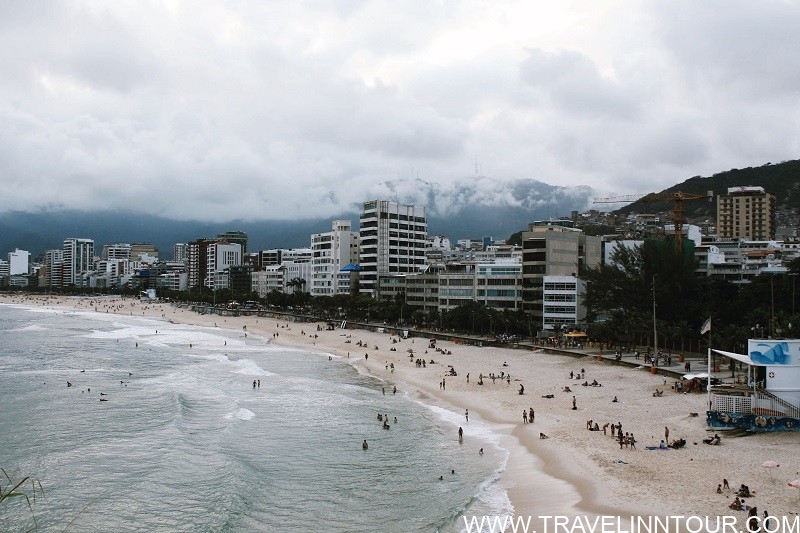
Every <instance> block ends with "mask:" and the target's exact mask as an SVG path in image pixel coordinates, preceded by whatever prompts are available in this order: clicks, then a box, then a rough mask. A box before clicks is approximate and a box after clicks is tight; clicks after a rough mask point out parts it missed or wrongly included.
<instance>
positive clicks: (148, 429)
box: [0, 305, 511, 532]
mask: <svg viewBox="0 0 800 533" xmlns="http://www.w3.org/2000/svg"><path fill="white" fill-rule="evenodd" d="M263 320H268V319H263ZM0 335H2V337H1V338H2V342H1V343H0V402H1V403H2V407H0V467H2V468H4V469H5V470H6V471H7V472H9V473H10V474H11V473H13V474H14V476H15V478H20V477H22V476H25V475H30V476H33V477H34V478H36V479H38V480H39V482H40V483H41V485H42V487H43V489H44V498H40V497H39V496H40V495H37V499H36V503H35V505H34V509H33V511H34V513H33V514H34V516H35V522H34V518H33V517H32V516H31V512H30V510H29V509H28V508H27V505H26V504H25V503H24V501H22V500H16V501H14V502H12V503H10V504H7V503H3V504H2V505H0V530H1V531H27V530H29V529H31V528H33V527H34V526H36V527H38V530H41V531H63V530H64V529H65V528H68V529H67V530H68V531H82V532H84V531H169V532H172V531H186V532H189V531H191V532H196V531H230V532H238V531H288V532H292V531H298V532H300V531H303V532H306V531H320V532H325V531H385V532H395V531H396V532H405V531H460V530H462V528H463V524H464V522H463V519H462V516H471V515H484V514H505V513H508V512H510V511H511V509H510V504H509V502H508V497H507V495H506V493H505V491H504V490H503V489H502V488H500V487H499V483H498V482H497V480H498V478H499V475H500V472H501V471H502V470H503V469H504V468H505V463H506V459H507V456H508V455H507V452H506V451H505V450H503V449H501V448H500V447H499V446H498V444H497V443H498V442H499V441H498V437H497V435H495V434H494V433H492V431H491V429H490V428H489V427H488V426H487V425H486V424H483V423H481V422H480V421H470V422H469V426H468V428H467V432H466V435H467V438H466V439H465V442H464V443H463V444H459V443H458V440H457V436H456V435H457V429H458V426H460V425H464V420H463V415H461V414H456V413H452V412H450V411H446V410H443V409H440V408H437V407H431V406H426V405H423V404H420V403H418V402H416V401H414V400H412V399H410V398H408V397H407V396H406V395H405V394H403V393H402V392H398V394H397V395H392V394H386V395H384V394H382V392H381V388H382V386H384V385H385V384H383V383H382V382H380V381H378V380H376V379H374V378H370V377H366V376H362V375H360V374H358V373H357V372H356V370H355V369H353V368H352V367H351V366H350V365H349V364H347V360H346V359H345V360H342V359H339V358H336V357H334V358H333V359H332V360H329V356H328V354H325V353H314V352H310V351H303V350H293V349H288V348H282V347H277V346H273V345H270V344H269V342H268V339H265V338H263V337H259V336H257V335H253V334H250V335H248V336H247V337H246V338H245V337H244V335H243V333H240V332H237V331H228V330H223V329H218V328H201V327H195V326H187V325H178V324H171V323H168V322H163V321H155V320H151V319H145V318H137V317H125V316H120V315H107V314H102V313H84V312H71V311H65V310H61V309H59V310H53V309H44V308H23V307H19V306H9V305H2V306H0ZM190 343H191V345H192V346H191V348H190V347H189V344H190ZM253 380H260V381H261V385H260V387H256V388H255V389H254V388H253ZM67 382H70V383H72V386H70V387H68V386H67ZM387 390H388V388H387ZM101 400H105V401H101ZM378 413H386V414H388V415H389V419H390V425H391V429H390V430H384V429H382V428H381V423H380V422H378V420H377V414H378ZM394 417H397V423H395V422H394ZM364 439H366V440H367V441H368V442H369V450H367V451H366V452H365V451H363V450H362V449H361V443H362V441H363V440H364ZM479 448H484V450H485V453H484V455H483V456H479V455H478V453H477V452H478V449H479ZM453 470H454V471H455V473H452V471H453ZM439 476H443V480H441V481H440V480H439ZM5 484H6V483H5V482H4V483H3V486H5Z"/></svg>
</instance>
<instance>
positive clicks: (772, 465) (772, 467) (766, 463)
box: [761, 461, 781, 479]
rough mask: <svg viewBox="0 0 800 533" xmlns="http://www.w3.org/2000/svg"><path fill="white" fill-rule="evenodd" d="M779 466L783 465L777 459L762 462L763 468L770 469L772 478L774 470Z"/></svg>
mask: <svg viewBox="0 0 800 533" xmlns="http://www.w3.org/2000/svg"><path fill="white" fill-rule="evenodd" d="M779 466H781V465H779V464H778V463H776V462H775V461H764V462H763V463H761V468H766V469H767V470H769V478H770V479H772V471H773V470H775V469H776V468H778V467H779Z"/></svg>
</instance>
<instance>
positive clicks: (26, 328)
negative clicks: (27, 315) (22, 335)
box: [4, 324, 47, 332]
mask: <svg viewBox="0 0 800 533" xmlns="http://www.w3.org/2000/svg"><path fill="white" fill-rule="evenodd" d="M4 331H8V332H12V331H47V328H45V327H42V326H40V325H39V324H31V325H30V326H23V327H21V328H12V329H6V330H4Z"/></svg>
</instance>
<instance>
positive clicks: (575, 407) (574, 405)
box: [572, 396, 578, 411]
mask: <svg viewBox="0 0 800 533" xmlns="http://www.w3.org/2000/svg"><path fill="white" fill-rule="evenodd" d="M572 410H573V411H577V410H578V400H576V399H575V396H573V397H572Z"/></svg>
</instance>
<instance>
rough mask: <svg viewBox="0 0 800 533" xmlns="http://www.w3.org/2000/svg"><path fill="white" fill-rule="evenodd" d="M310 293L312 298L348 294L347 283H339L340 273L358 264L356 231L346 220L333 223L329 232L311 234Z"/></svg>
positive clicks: (348, 285) (340, 279)
mask: <svg viewBox="0 0 800 533" xmlns="http://www.w3.org/2000/svg"><path fill="white" fill-rule="evenodd" d="M311 254H312V257H311V290H310V291H309V292H310V293H311V294H312V295H313V296H332V295H334V294H347V293H348V292H349V290H350V284H349V277H350V275H349V274H347V275H346V277H347V281H348V282H347V283H340V281H342V279H343V278H342V277H341V274H340V271H341V270H342V267H345V266H347V265H349V264H351V263H358V232H356V231H353V226H352V224H351V222H350V221H349V220H334V221H333V223H332V224H331V231H329V232H327V233H314V234H313V235H311Z"/></svg>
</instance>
